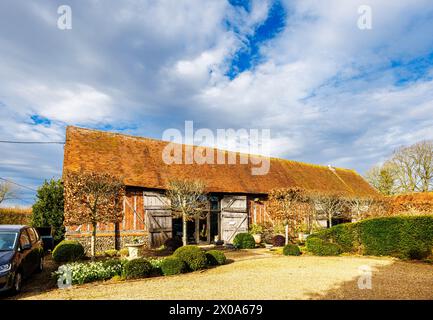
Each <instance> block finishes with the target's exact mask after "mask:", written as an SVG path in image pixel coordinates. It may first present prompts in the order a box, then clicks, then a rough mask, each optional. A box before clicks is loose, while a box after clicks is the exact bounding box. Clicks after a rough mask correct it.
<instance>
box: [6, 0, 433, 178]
mask: <svg viewBox="0 0 433 320" xmlns="http://www.w3.org/2000/svg"><path fill="white" fill-rule="evenodd" d="M370 3H371V6H372V10H373V30H370V31H361V30H359V29H358V28H357V24H356V22H357V19H358V11H357V8H358V6H359V5H361V4H365V2H364V1H361V0H360V1H358V0H345V1H340V0H338V1H337V0H333V1H320V0H303V1H289V0H287V1H284V6H285V8H286V11H287V19H286V27H285V29H284V30H283V31H282V32H281V33H280V34H278V35H277V36H276V37H275V38H274V39H272V40H270V41H266V42H264V43H263V44H262V46H261V47H260V48H259V49H260V53H261V55H262V56H261V58H262V59H261V60H260V63H259V64H258V65H256V66H255V67H254V68H253V69H251V70H246V71H244V72H243V73H241V74H239V75H238V76H237V77H236V78H234V79H233V80H230V79H229V78H228V77H226V76H225V73H226V72H227V70H228V68H229V66H230V62H231V60H232V58H233V55H234V54H235V53H236V52H237V51H238V50H240V49H241V48H245V46H247V44H248V43H247V41H246V39H247V36H251V35H252V34H253V33H254V30H255V29H256V28H257V27H258V26H259V25H261V24H262V23H263V22H264V21H265V20H266V17H267V15H268V14H269V10H270V7H271V2H270V1H253V2H252V6H251V10H250V12H247V11H246V10H244V9H243V8H241V7H236V8H234V7H232V6H231V5H230V4H229V3H228V2H226V1H193V0H191V1H189V0H184V1H174V0H173V1H157V2H155V1H132V0H128V1H122V2H119V1H96V0H95V1H89V2H87V3H86V6H85V10H84V9H83V10H82V8H84V5H83V4H82V3H81V2H80V1H70V6H71V7H72V12H73V29H72V30H70V31H67V32H62V31H59V30H58V29H57V28H56V27H55V21H52V22H53V23H52V24H51V20H53V19H54V18H56V17H57V16H56V9H57V8H56V6H54V5H52V3H48V4H47V3H43V4H42V3H40V4H39V3H38V8H37V9H35V8H33V7H32V6H27V3H26V2H24V1H12V0H10V1H8V0H7V1H4V2H2V4H0V29H2V30H6V29H7V30H9V32H8V33H2V34H1V35H0V56H1V57H2V59H1V60H0V76H1V79H2V83H1V85H0V102H2V104H0V116H1V117H0V134H1V136H2V137H5V138H10V139H31V140H38V139H39V140H40V139H53V140H57V139H61V138H63V137H64V125H65V124H82V125H87V126H90V127H95V126H96V127H98V126H100V125H106V124H108V125H111V126H113V127H116V126H120V125H121V126H125V125H126V126H128V125H130V126H131V127H134V126H136V127H137V129H130V131H129V133H133V134H141V135H145V136H154V137H160V136H161V134H162V132H163V131H164V129H166V128H167V127H172V126H174V127H182V126H183V123H184V121H185V120H191V119H192V120H194V121H195V123H196V124H197V125H198V126H199V127H209V128H210V129H216V128H230V127H232V128H235V129H237V128H246V129H249V128H270V129H271V134H272V137H273V141H272V143H271V152H272V154H273V155H276V156H284V157H286V158H294V159H298V160H302V161H310V162H316V163H323V164H328V163H331V164H333V165H341V166H345V167H351V168H355V169H358V170H359V171H364V170H365V169H366V168H368V167H369V166H370V165H372V164H374V163H375V162H379V161H382V160H383V159H384V158H385V157H386V156H387V155H388V154H389V153H390V152H392V150H393V149H394V148H396V147H398V146H399V145H401V144H410V143H413V142H416V141H417V140H420V139H427V138H433V130H432V129H431V128H432V127H433V126H432V125H433V123H432V121H431V120H430V118H431V117H430V114H431V112H432V111H433V110H432V109H433V106H432V102H431V101H433V99H432V98H433V96H432V95H433V94H432V92H433V90H432V89H433V82H432V81H431V80H429V79H428V78H427V77H425V78H423V77H421V78H420V79H419V80H418V81H416V82H414V81H412V82H407V83H405V84H397V80H398V75H397V73H396V72H395V71H394V70H392V69H390V66H391V62H393V61H394V62H398V63H402V64H403V67H402V73H404V74H409V75H411V74H412V73H413V72H414V70H412V69H411V68H410V67H407V68H406V67H405V66H404V64H405V63H410V62H411V60H413V59H416V58H418V57H420V56H424V55H426V54H428V53H430V52H433V40H432V39H431V37H430V34H431V30H433V19H432V18H431V16H432V13H433V7H432V6H431V4H430V2H429V1H428V0H420V1H417V2H413V1H409V0H403V1H398V2H391V1H386V0H383V1H370ZM227 25H230V26H231V27H230V28H228V27H227ZM235 31H236V32H235ZM415 71H416V70H415ZM432 74H433V68H432V69H430V70H426V76H427V75H430V77H431V75H432ZM33 114H37V115H40V116H43V117H46V118H48V119H50V120H51V121H52V123H51V126H48V127H47V126H45V127H44V126H42V125H35V124H33V123H32V121H31V120H30V118H29V117H30V115H33ZM5 151H6V152H4V153H3V154H6V155H5V156H3V160H2V161H3V162H0V169H1V170H2V171H3V174H7V175H8V176H10V177H30V178H29V179H34V178H35V173H34V172H32V171H31V170H30V169H29V168H31V166H32V165H33V166H34V165H35V164H36V165H37V166H38V167H39V168H40V170H38V172H39V177H40V178H44V177H47V176H50V175H52V174H53V172H57V173H58V174H60V171H61V161H62V159H61V158H62V150H58V149H52V150H51V149H50V151H49V152H47V153H46V154H38V155H37V156H36V154H37V152H38V150H36V149H26V150H24V149H19V148H17V147H13V146H9V147H8V148H7V149H5ZM26 158H28V159H29V160H28V161H27V160H23V161H24V163H21V162H20V163H16V162H14V161H15V160H16V159H26Z"/></svg>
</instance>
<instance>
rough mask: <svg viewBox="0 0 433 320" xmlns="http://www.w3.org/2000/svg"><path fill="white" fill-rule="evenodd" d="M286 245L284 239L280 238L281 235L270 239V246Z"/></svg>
mask: <svg viewBox="0 0 433 320" xmlns="http://www.w3.org/2000/svg"><path fill="white" fill-rule="evenodd" d="M285 244H286V237H284V236H282V235H281V234H277V235H276V236H274V237H273V238H272V245H273V246H274V247H282V246H284V245H285Z"/></svg>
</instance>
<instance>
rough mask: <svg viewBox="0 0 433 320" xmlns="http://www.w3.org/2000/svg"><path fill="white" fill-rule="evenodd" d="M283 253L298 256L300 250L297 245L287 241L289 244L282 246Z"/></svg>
mask: <svg viewBox="0 0 433 320" xmlns="http://www.w3.org/2000/svg"><path fill="white" fill-rule="evenodd" d="M283 254H284V255H285V256H300V255H301V250H300V249H299V247H298V246H297V245H296V244H291V243H289V244H287V245H285V246H284V248H283Z"/></svg>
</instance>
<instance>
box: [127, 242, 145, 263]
mask: <svg viewBox="0 0 433 320" xmlns="http://www.w3.org/2000/svg"><path fill="white" fill-rule="evenodd" d="M125 247H127V248H128V253H129V255H128V259H129V260H132V259H137V258H140V256H141V254H142V252H143V248H144V243H129V244H125Z"/></svg>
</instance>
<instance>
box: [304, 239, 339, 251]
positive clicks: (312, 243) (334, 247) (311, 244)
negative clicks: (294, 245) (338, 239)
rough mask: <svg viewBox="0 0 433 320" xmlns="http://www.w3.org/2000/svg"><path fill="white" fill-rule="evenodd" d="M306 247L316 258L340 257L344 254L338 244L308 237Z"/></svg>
mask: <svg viewBox="0 0 433 320" xmlns="http://www.w3.org/2000/svg"><path fill="white" fill-rule="evenodd" d="M306 247H307V250H308V251H309V252H311V253H312V254H314V255H316V256H338V255H339V254H341V253H342V250H341V247H340V246H339V245H338V244H335V243H331V242H327V241H325V240H322V239H320V238H317V237H308V238H307V242H306Z"/></svg>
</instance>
